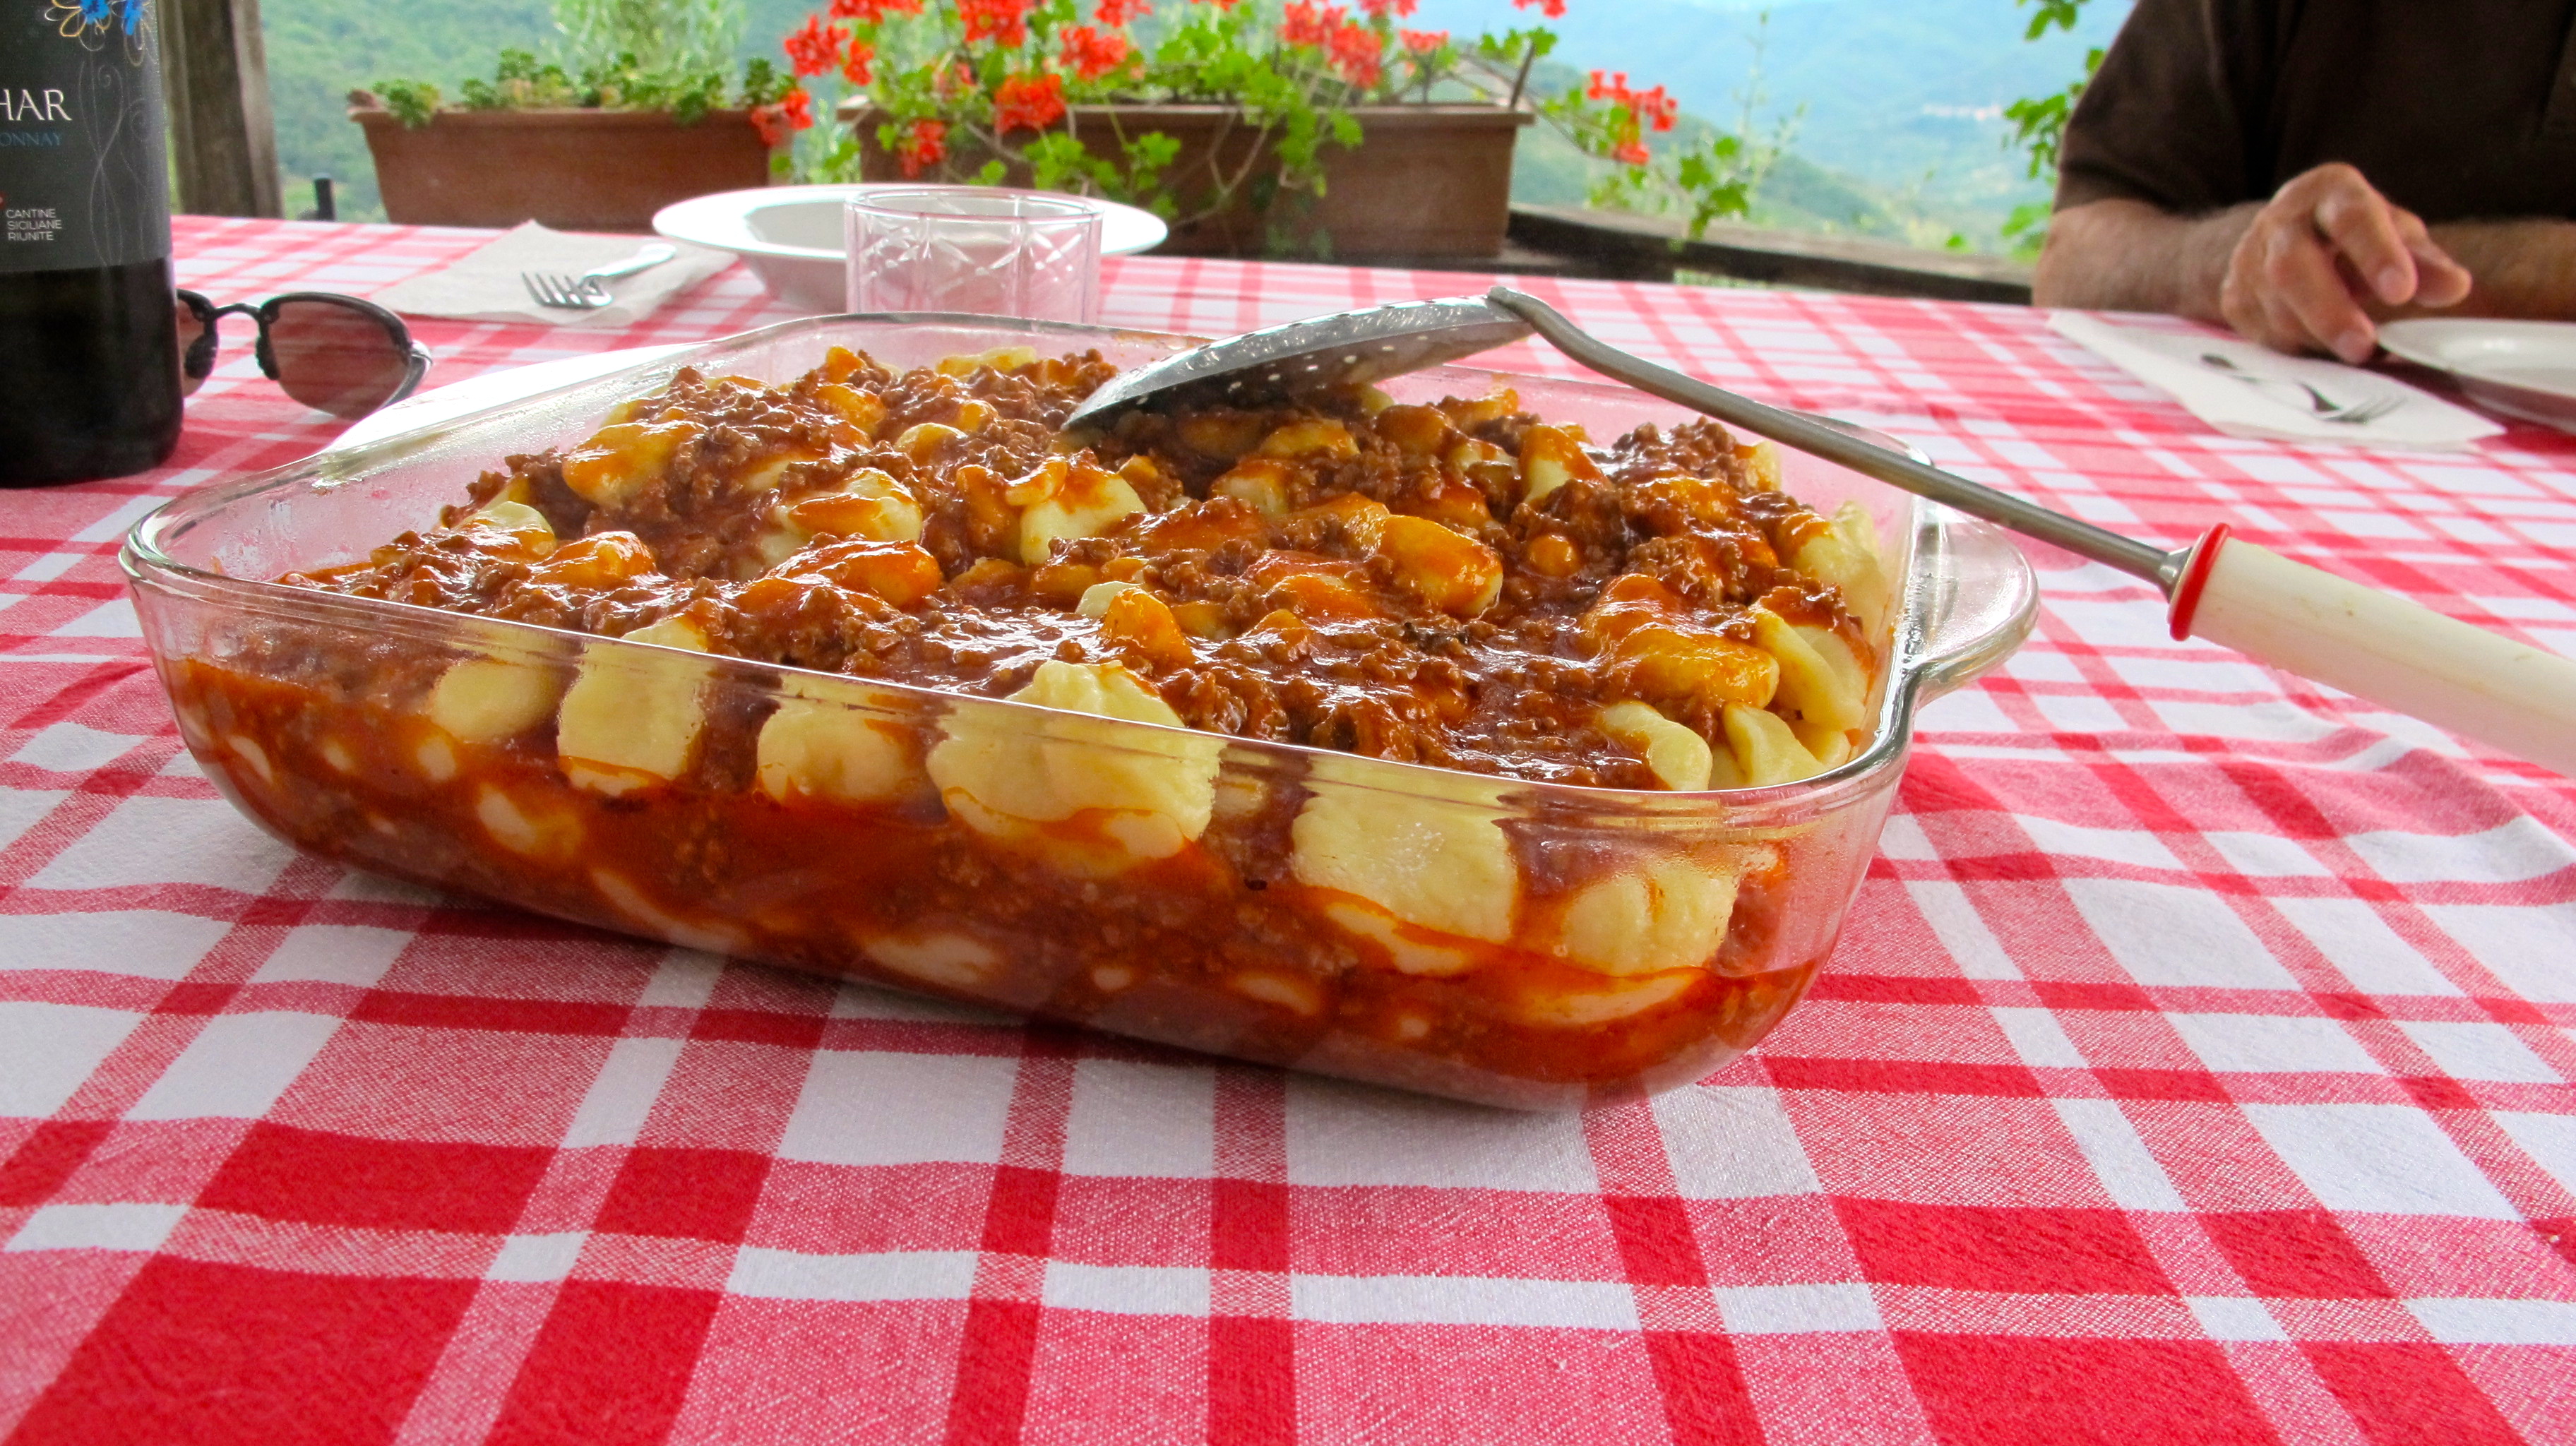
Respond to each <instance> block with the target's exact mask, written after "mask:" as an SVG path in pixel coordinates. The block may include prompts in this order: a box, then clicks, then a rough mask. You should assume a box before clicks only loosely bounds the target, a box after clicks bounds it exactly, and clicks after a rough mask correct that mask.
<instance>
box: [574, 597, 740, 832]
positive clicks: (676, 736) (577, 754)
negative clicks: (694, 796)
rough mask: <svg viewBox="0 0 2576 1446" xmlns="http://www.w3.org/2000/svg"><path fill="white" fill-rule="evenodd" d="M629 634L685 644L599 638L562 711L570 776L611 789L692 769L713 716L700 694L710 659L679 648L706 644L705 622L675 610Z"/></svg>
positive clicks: (630, 788) (700, 648)
mask: <svg viewBox="0 0 2576 1446" xmlns="http://www.w3.org/2000/svg"><path fill="white" fill-rule="evenodd" d="M626 641H628V642H633V643H650V644H652V645H653V646H654V647H655V648H657V649H676V650H678V652H677V653H674V652H661V651H657V652H644V651H640V650H638V649H633V648H621V647H616V646H614V645H613V644H600V643H593V644H592V645H591V646H590V647H589V648H588V649H587V650H585V651H584V653H583V655H582V662H581V671H580V673H579V674H578V675H577V676H576V677H575V678H574V679H573V683H572V686H571V687H569V688H567V689H565V690H564V695H563V705H562V707H561V708H560V709H559V710H558V711H557V712H556V715H555V751H556V753H557V754H559V755H561V757H562V759H563V771H564V777H565V778H566V779H568V780H570V781H571V783H572V784H573V786H574V787H576V788H586V789H589V790H590V791H592V792H593V793H604V794H608V795H611V796H612V797H613V796H616V795H619V794H625V793H632V792H634V791H635V790H636V789H639V788H645V787H649V786H651V785H653V784H657V783H668V782H670V781H671V780H672V779H675V778H678V777H679V776H680V775H681V774H683V773H685V772H687V771H688V768H689V762H690V760H691V758H693V757H694V756H695V755H696V752H697V744H698V735H699V733H700V732H702V731H703V730H704V729H705V727H706V722H707V718H706V712H705V710H704V709H703V708H701V707H700V706H699V702H698V693H699V690H700V689H701V688H703V687H704V686H705V684H706V680H707V676H708V668H707V665H706V664H705V663H702V662H698V661H696V660H693V659H691V658H688V657H684V656H680V655H679V654H680V653H703V652H706V651H707V634H706V630H705V629H703V628H701V627H700V626H698V624H697V623H695V622H693V621H691V620H690V619H688V618H685V617H677V616H674V617H667V618H664V619H663V620H662V621H660V622H658V623H653V624H650V625H648V626H645V627H641V628H637V629H636V630H635V631H633V632H631V633H628V634H627V635H626Z"/></svg>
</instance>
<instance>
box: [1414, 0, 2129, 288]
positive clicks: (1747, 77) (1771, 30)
mask: <svg viewBox="0 0 2576 1446" xmlns="http://www.w3.org/2000/svg"><path fill="white" fill-rule="evenodd" d="M1566 4H1567V12H1566V14H1565V16H1564V18H1562V19H1560V20H1555V21H1550V22H1547V24H1548V25H1549V26H1550V28H1552V29H1554V30H1555V31H1556V32H1557V35H1558V37H1559V44H1558V48H1557V51H1556V54H1555V56H1554V57H1553V58H1554V59H1555V60H1557V61H1560V62H1562V63H1564V64H1566V65H1568V66H1571V67H1573V68H1574V69H1576V70H1580V71H1589V70H1596V69H1597V70H1624V71H1627V72H1628V73H1629V79H1630V81H1631V82H1632V83H1634V84H1636V85H1638V86H1641V87H1642V86H1648V85H1662V86H1664V87H1666V88H1667V89H1669V90H1670V91H1671V92H1672V94H1673V95H1674V96H1675V97H1676V98H1678V99H1679V100H1680V101H1681V103H1682V108H1683V109H1684V110H1685V111H1687V112H1689V113H1691V114H1693V115H1698V116H1705V117H1707V118H1709V119H1711V120H1714V121H1717V122H1719V123H1721V124H1725V125H1729V126H1732V125H1733V124H1735V123H1736V122H1737V120H1738V119H1739V118H1740V116H1741V114H1742V112H1743V109H1744V104H1745V92H1746V89H1747V83H1748V81H1753V80H1756V79H1758V81H1759V89H1760V91H1761V93H1762V100H1761V104H1760V105H1759V106H1758V108H1757V110H1756V116H1755V119H1756V129H1762V128H1765V127H1767V126H1768V125H1769V124H1770V123H1771V122H1772V121H1774V120H1776V119H1778V118H1780V117H1784V116H1794V117H1795V122H1794V133H1793V138H1792V142H1791V149H1792V150H1793V151H1794V152H1795V153H1796V155H1797V156H1798V157H1799V158H1800V160H1801V161H1803V162H1806V163H1810V164H1812V165H1813V166H1814V167H1816V168H1818V169H1819V170H1821V171H1823V172H1828V173H1838V174H1839V175H1840V176H1841V177H1842V178H1843V180H1844V181H1845V182H1846V183H1847V184H1852V185H1853V186H1854V187H1855V189H1856V190H1857V191H1858V192H1861V193H1865V194H1866V195H1867V196H1869V197H1870V198H1872V200H1873V201H1874V203H1876V204H1880V205H1884V206H1892V207H1894V208H1895V209H1897V210H1900V211H1901V210H1905V209H1908V208H1914V209H1920V210H1924V211H1927V212H1929V213H1932V214H1935V215H1943V216H1949V217H1951V218H1952V225H1953V228H1954V229H1960V230H1963V231H1966V232H1967V233H1968V236H1969V239H1970V240H1972V241H1983V240H1987V239H1990V238H1991V237H1992V235H1993V232H1994V231H1995V229H1996V228H1998V227H2000V225H2001V224H2002V221H2003V218H2004V217H2005V216H2006V215H2007V214H2009V212H2010V211H2011V209H2012V208H2013V207H2014V206H2016V205H2018V204H2020V203H2021V202H2023V201H2026V200H2034V199H2038V198H2039V197H2040V196H2041V195H2042V194H2043V192H2042V190H2041V188H2040V187H2038V186H2037V185H2035V184H2034V183H2032V182H2031V181H2030V180H2028V179H2027V178H2026V177H2025V176H2024V174H2023V167H2022V159H2021V157H2020V156H2018V155H2017V154H2013V153H2010V152H2007V151H2006V150H2005V149H2004V145H2003V142H2004V138H2005V136H2006V134H2007V132H2008V131H2009V129H2010V128H2009V127H2008V126H2007V125H2006V124H2005V122H2004V120H2003V107H2004V106H2006V105H2008V104H2010V103H2011V102H2012V101H2014V100H2016V99H2019V98H2020V97H2022V96H2029V95H2042V94H2046V93H2048V92H2051V91H2055V90H2057V89H2059V88H2061V87H2063V86H2064V85H2065V84H2066V83H2067V82H2068V81H2069V80H2071V79H2073V78H2074V77H2075V75H2076V74H2077V73H2078V72H2079V71H2081V70H2082V68H2083V64H2084V50H2085V47H2086V46H2088V45H2102V44H2107V43H2109V40H2110V37H2111V35H2112V34H2113V32H2115V31H2117V30H2118V29H2119V25H2120V22H2121V20H2123V19H2125V18H2126V17H2127V15H2128V10H2129V0H2092V3H2090V4H2088V5H2087V6H2086V7H2085V13H2084V20H2083V23H2082V25H2081V26H2080V27H2079V28H2078V30H2077V32H2076V33H2075V34H2074V35H2073V36H2068V35H2065V34H2062V33H2060V34H2051V35H2050V36H2049V37H2048V38H2047V39H2045V40H2042V41H2039V42H2036V43H2032V42H2026V41H2024V40H2023V39H2022V31H2023V29H2024V27H2025V26H2027V25H2028V24H2029V20H2030V12H2029V11H2028V10H2027V9H2025V8H2022V7H2020V6H2016V5H2015V4H2014V3H2013V0H1786V3H1779V4H1773V5H1770V6H1768V7H1767V14H1768V16H1769V23H1768V25H1767V26H1766V25H1763V24H1762V23H1761V19H1762V16H1763V15H1764V14H1765V13H1766V7H1765V6H1764V5H1762V4H1761V3H1760V0H1566ZM1532 18H1533V17H1532V13H1531V12H1529V11H1523V10H1516V9H1514V8H1512V6H1511V4H1510V3H1509V0H1421V7H1420V9H1419V10H1418V11H1417V12H1416V13H1415V14H1414V16H1413V17H1412V18H1411V19H1409V20H1407V21H1406V22H1405V23H1406V24H1408V25H1414V26H1420V27H1423V28H1426V29H1447V30H1450V31H1453V32H1455V33H1458V34H1462V35H1472V34H1475V33H1477V32H1479V31H1482V30H1486V29H1495V30H1501V29H1508V28H1510V27H1512V26H1514V25H1515V24H1521V25H1526V24H1529V23H1531V21H1532ZM1757 36H1759V37H1760V38H1761V40H1762V49H1761V52H1760V55H1759V71H1758V76H1757V72H1756V52H1755V49H1754V40H1755V39H1756V37H1757ZM1803 171H1804V168H1803V167H1799V166H1784V167H1783V168H1782V174H1781V176H1780V178H1779V181H1778V183H1777V184H1775V186H1774V188H1773V191H1774V194H1773V195H1772V196H1770V197H1767V198H1766V201H1767V202H1768V203H1770V204H1772V205H1773V206H1774V207H1776V208H1778V214H1777V216H1776V221H1777V224H1792V223H1793V222H1794V220H1795V215H1794V213H1795V212H1797V211H1798V210H1800V209H1802V207H1801V206H1799V205H1797V204H1794V203H1792V202H1791V200H1790V198H1789V196H1788V195H1787V194H1785V189H1784V188H1795V189H1797V190H1799V191H1800V192H1802V193H1811V188H1810V187H1809V186H1808V185H1807V183H1806V182H1805V181H1804V180H1801V179H1799V177H1801V176H1802V175H1803ZM1827 209H1828V210H1830V209H1831V207H1828V208H1827ZM1846 229H1848V228H1846ZM1934 239H1935V240H1938V239H1939V238H1934Z"/></svg>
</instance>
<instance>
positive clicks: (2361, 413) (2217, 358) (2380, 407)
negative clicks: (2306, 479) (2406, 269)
mask: <svg viewBox="0 0 2576 1446" xmlns="http://www.w3.org/2000/svg"><path fill="white" fill-rule="evenodd" d="M2200 364H2201V365H2202V366H2205V367H2209V368H2212V369H2213V370H2216V371H2219V372H2223V373H2225V374H2226V375H2228V376H2231V377H2234V378H2235V379H2236V380H2238V381H2240V382H2243V383H2245V384H2246V385H2247V386H2249V387H2267V386H2277V387H2297V388H2298V389H2299V390H2300V391H2303V392H2305V393H2307V394H2308V409H2309V410H2310V411H2313V412H2315V413H2316V414H2317V417H2318V419H2319V420H2320V421H2327V422H2349V423H2351V424H2353V425H2354V426H2360V425H2361V424H2362V423H2364V422H2371V421H2376V420H2378V419H2379V418H2381V417H2384V416H2387V415H2388V414H2389V413H2390V412H2393V411H2396V410H2397V409H2398V407H2399V406H2401V405H2403V404H2404V401H2405V399H2404V398H2402V397H2374V398H2372V399H2371V400H2369V401H2366V402H2338V401H2336V400H2334V399H2333V398H2332V397H2329V396H2327V395H2326V394H2325V393H2323V392H2321V391H2318V390H2317V389H2316V388H2315V387H2312V386H2309V385H2308V384H2307V383H2306V382H2303V381H2300V380H2299V379H2298V378H2296V377H2267V376H2263V375H2261V374H2259V373H2256V372H2250V371H2247V370H2246V369H2245V368H2243V367H2241V366H2238V365H2237V364H2236V363H2235V362H2234V361H2233V360H2231V359H2230V358H2228V357H2226V356H2224V355H2221V354H2220V353H2218V352H2214V351H2209V352H2202V353H2201V354H2200Z"/></svg>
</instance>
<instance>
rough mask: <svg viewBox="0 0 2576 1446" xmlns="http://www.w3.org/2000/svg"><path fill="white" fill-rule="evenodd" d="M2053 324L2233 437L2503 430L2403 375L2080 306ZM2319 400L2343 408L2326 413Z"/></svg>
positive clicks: (2446, 435) (2468, 439) (2416, 440)
mask: <svg viewBox="0 0 2576 1446" xmlns="http://www.w3.org/2000/svg"><path fill="white" fill-rule="evenodd" d="M2048 324H2049V327H2050V328H2051V329H2052V330H2054V331H2056V332H2057V333H2058V334H2059V335H2060V336H2063V337H2066V338H2068V339H2069V340H2071V341H2075V342H2078V343H2080V344H2081V345H2083V346H2084V347H2085V348H2086V349H2087V350H2089V351H2091V352H2093V353H2094V354H2095V355H2097V356H2099V357H2101V358H2102V359H2103V360H2104V361H2107V362H2109V363H2111V364H2112V365H2113V366H2116V367H2118V368H2119V369H2120V370H2122V371H2124V372H2127V373H2128V374H2129V375H2131V376H2133V377H2136V378H2137V379H2138V380H2140V381H2142V382H2145V383H2146V384H2147V385H2149V386H2152V387H2155V388H2158V389H2160V390H2162V391H2164V392H2166V393H2168V394H2170V395H2171V396H2172V397H2173V399H2174V400H2175V401H2178V402H2180V403H2182V404H2183V405H2184V406H2185V407H2187V408H2189V409H2190V411H2191V414H2192V415H2193V416H2195V417H2198V418H2200V419H2201V420H2202V421H2204V422H2207V423H2208V424H2209V425H2211V426H2213V427H2216V428H2217V429H2218V430H2220V431H2222V432H2225V433H2226V434H2227V435H2229V436H2231V437H2259V438H2264V439H2267V440H2271V441H2280V442H2299V443H2302V444H2305V443H2314V442H2338V443H2343V444H2346V445H2357V446H2363V447H2381V448H2388V449H2391V450H2398V451H2419V452H2456V451H2460V450H2462V449H2464V448H2466V447H2467V446H2468V445H2469V444H2470V443H2472V442H2475V441H2476V440H2478V439H2479V438H2480V437H2492V436H2494V435H2495V434H2496V433H2498V432H2501V431H2503V430H2504V428H2503V427H2502V426H2500V425H2498V424H2497V423H2495V422H2492V421H2489V420H2488V419H2486V418H2485V417H2482V416H2479V415H2478V414H2477V413H2475V412H2472V411H2470V410H2468V409H2467V408H2465V407H2456V406H2453V405H2451V404H2450V403H2449V402H2446V401H2443V400H2442V399H2441V398H2439V397H2436V396H2434V395H2432V394H2431V393H2429V392H2425V391H2421V390H2419V389H2417V388H2415V387H2410V386H2408V385H2407V384H2406V383H2404V382H2401V381H2399V380H2397V379H2396V378H2395V377H2390V376H2383V375H2381V374H2380V373H2378V372H2373V371H2364V370H2363V369H2361V368H2360V367H2348V366H2344V365H2342V364H2341V363H2339V362H2330V361H2318V360H2315V359H2313V358H2309V357H2295V356H2283V355H2282V354H2281V353H2279V352H2276V351H2273V350H2271V349H2269V348H2267V347H2261V346H2257V345H2255V344H2254V343H2252V342H2250V341H2240V340H2238V339H2236V338H2235V337H2222V336H2213V335H2211V334H2209V333H2208V332H2205V331H2187V332H2186V331H2150V330H2147V329H2145V328H2143V327H2134V326H2113V325H2112V324H2110V323H2109V322H2106V321H2103V320H2101V319H2099V318H2097V317H2091V316H2085V315H2083V314H2081V313H2079V312H2072V311H2061V312H2057V313H2055V314H2054V315H2052V316H2050V317H2049V319H2048ZM2319 398H2323V399H2324V401H2325V403H2326V404H2327V405H2329V406H2331V407H2333V408H2334V409H2335V410H2334V411H2333V412H2327V411H2323V410H2320V408H2319V406H2318V399H2319ZM2383 404H2384V405H2385V408H2386V409H2385V410H2381V409H2380V408H2381V406H2382V405H2383ZM2338 416H2343V417H2344V418H2346V419H2345V420H2341V421H2338V420H2336V418H2337V417H2338ZM2354 418H2361V420H2354Z"/></svg>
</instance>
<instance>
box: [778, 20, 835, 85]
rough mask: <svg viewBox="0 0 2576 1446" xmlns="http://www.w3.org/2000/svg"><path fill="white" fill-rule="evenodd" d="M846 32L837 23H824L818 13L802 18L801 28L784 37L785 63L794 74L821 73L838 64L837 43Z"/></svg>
mask: <svg viewBox="0 0 2576 1446" xmlns="http://www.w3.org/2000/svg"><path fill="white" fill-rule="evenodd" d="M849 38H850V36H849V32H848V31H846V30H843V29H842V28H841V27H840V26H838V25H825V24H824V23H823V17H822V16H820V15H808V16H806V17H805V28H804V29H802V30H799V31H796V32H795V33H793V34H791V35H789V36H788V37H787V40H786V49H787V63H788V64H789V65H791V66H793V67H794V68H795V71H796V73H797V74H798V75H821V74H822V73H823V72H824V71H827V70H830V69H831V68H832V67H833V66H835V65H838V64H840V63H841V42H842V41H844V40H847V39H849Z"/></svg>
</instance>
